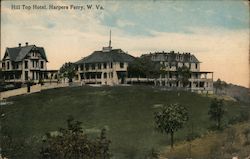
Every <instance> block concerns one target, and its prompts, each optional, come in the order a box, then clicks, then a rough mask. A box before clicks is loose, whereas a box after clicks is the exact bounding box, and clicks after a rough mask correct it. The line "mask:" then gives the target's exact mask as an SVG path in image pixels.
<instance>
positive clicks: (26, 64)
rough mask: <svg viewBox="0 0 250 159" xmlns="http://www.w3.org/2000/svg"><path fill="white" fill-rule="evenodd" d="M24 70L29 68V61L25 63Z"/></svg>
mask: <svg viewBox="0 0 250 159" xmlns="http://www.w3.org/2000/svg"><path fill="white" fill-rule="evenodd" d="M24 68H25V69H27V68H28V61H24Z"/></svg>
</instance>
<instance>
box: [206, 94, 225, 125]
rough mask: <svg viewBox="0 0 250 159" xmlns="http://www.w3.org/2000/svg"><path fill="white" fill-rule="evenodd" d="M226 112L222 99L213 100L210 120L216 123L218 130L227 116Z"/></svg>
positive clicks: (209, 112)
mask: <svg viewBox="0 0 250 159" xmlns="http://www.w3.org/2000/svg"><path fill="white" fill-rule="evenodd" d="M225 112H226V110H225V108H224V103H223V100H222V99H217V98H215V99H213V100H212V102H211V104H210V108H209V111H208V114H209V116H210V120H213V121H215V122H216V126H217V129H220V128H221V120H222V118H223V116H224V114H225Z"/></svg>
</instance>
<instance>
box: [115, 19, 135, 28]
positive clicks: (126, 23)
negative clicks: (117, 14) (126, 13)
mask: <svg viewBox="0 0 250 159" xmlns="http://www.w3.org/2000/svg"><path fill="white" fill-rule="evenodd" d="M116 23H117V25H118V26H119V27H121V28H123V27H128V26H135V23H133V22H131V21H128V20H121V19H118V20H117V22H116Z"/></svg>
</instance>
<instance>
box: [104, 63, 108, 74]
mask: <svg viewBox="0 0 250 159" xmlns="http://www.w3.org/2000/svg"><path fill="white" fill-rule="evenodd" d="M103 68H104V69H106V68H107V64H106V63H104V64H103ZM106 76H107V75H106Z"/></svg>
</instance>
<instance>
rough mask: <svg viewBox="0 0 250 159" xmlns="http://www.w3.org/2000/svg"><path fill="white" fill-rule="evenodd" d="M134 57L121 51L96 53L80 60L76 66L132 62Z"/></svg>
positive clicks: (113, 50)
mask: <svg viewBox="0 0 250 159" xmlns="http://www.w3.org/2000/svg"><path fill="white" fill-rule="evenodd" d="M133 60H134V57H133V56H131V55H129V54H127V53H125V52H124V51H122V50H121V49H112V50H110V51H94V52H93V53H92V54H91V55H89V56H87V57H85V58H83V59H81V60H79V61H77V62H76V64H82V63H101V62H131V61H133Z"/></svg>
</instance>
